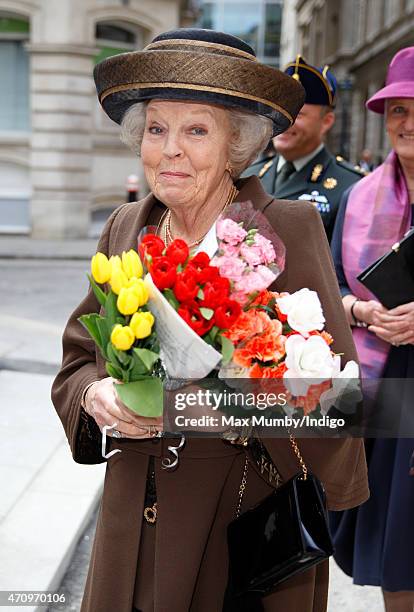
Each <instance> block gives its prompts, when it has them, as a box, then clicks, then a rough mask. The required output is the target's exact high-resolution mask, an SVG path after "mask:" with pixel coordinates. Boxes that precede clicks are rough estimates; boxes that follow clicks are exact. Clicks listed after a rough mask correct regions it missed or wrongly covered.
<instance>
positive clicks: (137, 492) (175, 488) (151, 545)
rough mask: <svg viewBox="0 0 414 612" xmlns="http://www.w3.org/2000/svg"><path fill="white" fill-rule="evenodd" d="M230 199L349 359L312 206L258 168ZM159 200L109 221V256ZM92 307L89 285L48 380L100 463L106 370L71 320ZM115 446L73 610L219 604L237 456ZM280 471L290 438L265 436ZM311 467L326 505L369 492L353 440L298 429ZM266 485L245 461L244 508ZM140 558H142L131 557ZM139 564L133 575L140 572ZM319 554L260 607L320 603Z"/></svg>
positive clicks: (179, 609)
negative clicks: (150, 504)
mask: <svg viewBox="0 0 414 612" xmlns="http://www.w3.org/2000/svg"><path fill="white" fill-rule="evenodd" d="M238 186H239V188H240V194H239V196H238V201H246V200H251V201H252V202H253V203H254V205H255V206H256V207H257V208H258V209H260V210H264V212H265V214H266V216H267V218H268V219H269V221H270V222H271V224H272V226H273V227H274V228H275V230H276V231H277V232H278V234H279V236H280V237H281V238H282V240H283V241H284V243H285V245H286V247H287V261H286V269H285V271H284V272H283V274H282V275H281V276H280V278H279V279H278V281H277V283H276V288H277V289H278V290H287V291H294V290H297V289H299V288H301V287H309V288H311V289H314V290H316V291H317V292H318V294H319V296H320V299H321V302H322V305H323V308H324V313H325V317H326V328H327V329H328V330H329V332H330V333H331V334H332V335H333V337H334V338H335V345H334V349H335V350H336V351H337V352H341V353H344V359H345V360H349V359H355V349H354V346H353V342H352V337H351V333H350V331H349V326H348V324H347V322H346V320H345V316H344V312H343V308H342V304H341V300H340V297H339V292H338V286H337V282H336V277H335V274H334V270H333V266H332V262H331V257H330V252H329V248H328V243H327V241H326V238H325V235H324V230H323V226H322V223H321V220H320V216H319V214H318V212H317V210H316V209H315V208H314V207H313V206H312V205H311V204H307V203H304V202H288V201H281V200H273V199H272V197H271V196H269V195H267V194H266V193H265V192H264V191H263V189H262V187H261V184H260V182H259V180H258V179H257V178H256V177H250V178H248V179H244V180H241V181H240V183H239V185H238ZM162 210H163V206H162V205H161V204H160V203H159V202H157V201H156V200H155V199H154V197H153V196H151V195H150V196H148V197H147V198H145V199H144V200H142V201H141V202H139V203H132V204H125V205H123V206H121V207H120V208H118V209H117V210H116V211H115V212H114V214H113V215H112V216H111V218H110V219H109V221H108V223H107V225H106V227H105V229H104V232H103V234H102V236H101V239H100V242H99V247H98V248H99V250H101V251H103V252H105V253H107V254H109V255H112V254H119V253H121V251H122V250H128V249H130V248H134V247H135V248H136V239H137V235H138V233H139V230H140V228H141V227H143V226H144V225H148V224H151V223H152V224H153V223H157V221H158V219H159V218H160V214H161V212H162ZM97 309H98V305H97V302H96V301H95V299H94V297H93V294H91V292H89V294H88V296H87V297H86V298H85V299H84V300H83V302H82V303H81V304H80V305H79V307H78V308H77V309H76V311H75V312H74V313H73V315H72V316H71V318H70V320H69V322H68V325H67V328H66V330H65V333H64V338H63V365H62V369H61V371H60V372H59V374H58V376H57V378H56V380H55V382H54V385H53V390H52V398H53V402H54V404H55V406H56V410H57V412H58V414H59V417H60V418H61V420H62V424H63V426H64V428H65V431H66V434H67V437H68V440H69V443H70V447H71V451H72V454H73V457H74V459H75V461H78V462H80V463H97V462H100V461H102V457H101V455H100V439H99V430H97V427H96V425H95V422H94V421H93V420H92V419H91V418H90V417H87V416H86V414H85V413H84V412H83V411H82V410H81V407H80V399H81V396H82V392H83V390H84V388H85V387H86V385H88V384H89V383H90V382H92V381H94V380H96V379H99V378H103V377H105V376H106V373H105V369H104V365H103V362H102V360H101V358H100V357H99V355H96V353H95V347H94V343H93V341H92V340H90V339H89V337H88V335H87V334H86V332H85V331H84V329H83V328H82V327H81V325H80V324H79V323H78V322H77V318H78V317H79V315H80V314H82V313H86V312H92V311H95V310H97ZM111 444H112V445H113V446H118V447H119V448H121V449H122V453H118V454H116V455H115V456H113V457H112V458H111V459H110V460H109V461H108V463H107V469H106V478H105V488H104V493H103V498H102V503H101V509H100V514H99V519H98V526H97V532H96V538H95V544H94V549H93V554H92V559H91V565H90V570H89V576H88V582H87V585H86V590H85V597H84V601H83V605H82V612H114V611H115V610H116V612H131V610H132V608H133V605H134V604H135V606H137V607H140V608H141V609H142V610H143V612H150V611H151V612H152V611H154V612H187V611H189V612H221V609H222V600H223V593H224V589H225V585H226V579H227V552H226V526H227V524H228V523H229V522H230V521H231V520H232V518H233V515H234V510H235V503H236V498H237V491H238V486H239V483H240V478H241V474H242V468H243V455H242V453H241V452H240V451H239V450H237V449H236V448H234V447H231V446H229V445H226V444H225V443H223V442H222V441H221V440H219V439H217V440H212V439H208V440H207V439H194V438H193V439H188V441H187V444H186V446H185V448H184V450H183V451H182V453H181V455H180V465H179V468H178V469H177V470H176V471H175V472H172V473H170V472H168V471H164V470H162V469H161V458H162V457H163V456H166V455H167V452H166V451H167V449H166V442H165V441H164V440H156V441H153V440H149V441H135V440H111ZM266 444H267V447H268V450H269V452H270V453H271V455H272V457H273V460H274V462H275V464H276V465H277V467H278V469H279V471H280V473H281V474H282V476H283V478H284V479H288V478H289V477H290V476H292V475H293V474H294V473H296V472H297V469H298V467H297V460H296V457H295V455H294V454H293V452H292V450H291V448H290V447H289V443H288V440H286V439H278V440H267V441H266ZM300 448H301V451H302V454H303V456H304V458H305V460H306V462H307V463H308V465H309V467H310V469H311V470H312V471H313V472H314V473H315V474H316V475H317V476H319V478H320V479H321V480H322V482H323V483H324V485H325V488H326V491H327V498H328V504H329V507H330V508H331V509H334V510H341V509H345V508H350V507H353V506H356V505H358V504H360V503H362V502H363V501H365V500H366V499H367V496H368V488H367V477H366V465H365V456H364V450H363V445H362V441H361V440H352V439H330V440H324V441H321V440H312V439H306V440H305V439H301V440H300ZM150 455H153V456H154V457H155V472H156V484H157V498H158V510H159V513H158V519H157V523H156V527H149V526H147V524H146V523H145V521H144V524H143V521H142V512H143V506H144V493H145V483H146V473H147V467H148V462H149V456H150ZM269 492H270V489H269V487H268V485H267V484H266V483H265V482H264V481H262V480H261V479H260V478H259V477H258V476H256V474H255V473H254V472H253V471H252V470H250V472H249V480H248V487H247V495H246V497H245V501H244V504H245V505H244V507H245V508H247V507H249V506H251V505H253V504H254V503H256V502H257V501H259V500H260V499H261V498H262V497H263V496H265V495H266V494H268V493H269ZM138 560H139V563H138ZM137 565H138V569H139V571H138V573H137V571H136V570H137ZM327 577H328V568H327V563H323V564H321V565H319V566H317V568H316V569H315V568H314V569H312V570H310V571H308V572H305V573H304V574H302V575H300V576H298V577H296V578H294V579H291V580H288V581H286V582H285V583H284V584H283V585H281V587H280V588H279V589H278V590H277V591H276V592H275V593H274V594H272V595H270V596H268V597H266V598H265V599H264V606H265V610H266V612H276V611H277V612H278V611H279V610H283V612H323V611H324V610H325V609H326V596H327Z"/></svg>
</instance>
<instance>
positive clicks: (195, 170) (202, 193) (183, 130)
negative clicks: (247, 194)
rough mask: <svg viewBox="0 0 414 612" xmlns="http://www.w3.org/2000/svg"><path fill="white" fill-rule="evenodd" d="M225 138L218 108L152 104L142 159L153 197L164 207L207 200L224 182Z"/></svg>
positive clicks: (226, 124) (223, 114)
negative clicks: (165, 205) (164, 205)
mask: <svg viewBox="0 0 414 612" xmlns="http://www.w3.org/2000/svg"><path fill="white" fill-rule="evenodd" d="M230 138H231V128H230V121H229V117H228V114H227V111H226V110H225V109H223V108H219V107H216V106H211V105H207V104H196V103H190V102H175V101H167V100H152V101H151V102H150V103H149V104H148V106H147V114H146V121H145V131H144V137H143V140H142V145H141V159H142V164H143V166H144V171H145V176H146V178H147V181H148V184H149V186H150V189H151V191H152V192H153V194H154V195H155V196H156V197H157V198H158V199H159V200H161V201H162V202H164V203H165V204H167V205H170V204H171V205H180V204H184V205H185V204H186V203H190V204H191V203H196V202H200V203H202V202H204V201H206V200H208V198H209V195H210V194H212V193H214V191H215V190H216V189H217V188H218V187H219V185H220V181H223V178H224V175H225V170H226V163H227V161H228V150H229V142H230Z"/></svg>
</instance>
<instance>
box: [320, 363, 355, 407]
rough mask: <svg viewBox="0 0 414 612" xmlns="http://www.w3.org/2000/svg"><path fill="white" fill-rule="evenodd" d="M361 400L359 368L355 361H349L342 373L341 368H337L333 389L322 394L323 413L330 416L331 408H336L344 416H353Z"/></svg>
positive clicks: (333, 379)
mask: <svg viewBox="0 0 414 612" xmlns="http://www.w3.org/2000/svg"><path fill="white" fill-rule="evenodd" d="M361 399H362V392H361V384H360V380H359V366H358V364H357V363H356V362H355V361H348V363H347V364H346V365H345V367H344V369H343V370H342V372H341V371H340V366H339V367H338V368H336V371H335V372H334V374H333V378H332V387H331V388H330V389H328V390H327V391H324V392H323V393H322V395H321V397H320V405H321V412H322V414H328V412H329V409H330V408H331V406H335V407H336V408H338V410H340V412H343V413H344V414H352V413H354V412H355V407H356V404H357V403H358V402H360V401H361Z"/></svg>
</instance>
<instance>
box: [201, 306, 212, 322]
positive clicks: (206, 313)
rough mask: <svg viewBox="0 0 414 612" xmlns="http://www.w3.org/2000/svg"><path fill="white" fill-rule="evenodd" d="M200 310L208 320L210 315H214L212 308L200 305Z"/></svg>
mask: <svg viewBox="0 0 414 612" xmlns="http://www.w3.org/2000/svg"><path fill="white" fill-rule="evenodd" d="M200 312H201V314H202V315H203V317H204V318H205V319H206V320H207V321H210V319H211V317H212V316H213V315H214V310H212V309H211V308H203V307H201V308H200Z"/></svg>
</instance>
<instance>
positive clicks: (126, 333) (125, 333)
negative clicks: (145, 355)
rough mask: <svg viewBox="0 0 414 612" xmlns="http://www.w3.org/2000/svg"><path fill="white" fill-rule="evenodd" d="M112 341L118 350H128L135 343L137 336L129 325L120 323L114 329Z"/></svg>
mask: <svg viewBox="0 0 414 612" xmlns="http://www.w3.org/2000/svg"><path fill="white" fill-rule="evenodd" d="M111 342H112V344H113V345H114V347H115V348H116V349H118V351H127V350H128V349H130V348H131V346H132V345H133V344H134V342H135V336H134V333H133V331H132V329H131V328H130V327H128V325H124V326H122V325H120V324H119V323H118V324H117V325H115V326H114V328H113V330H112V333H111Z"/></svg>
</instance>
